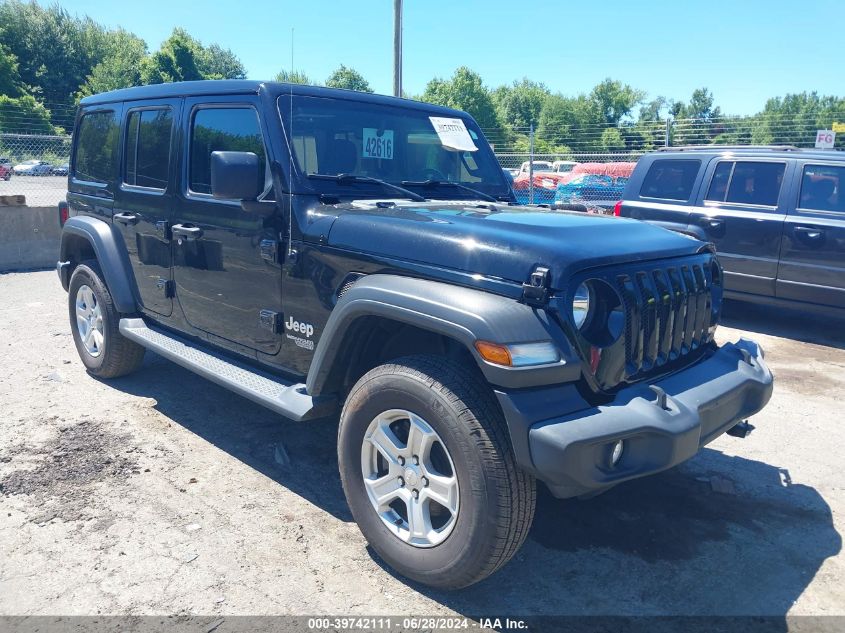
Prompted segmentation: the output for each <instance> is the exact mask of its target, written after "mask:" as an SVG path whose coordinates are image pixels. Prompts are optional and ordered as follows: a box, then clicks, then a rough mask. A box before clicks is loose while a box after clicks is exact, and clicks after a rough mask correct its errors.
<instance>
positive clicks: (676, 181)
mask: <svg viewBox="0 0 845 633" xmlns="http://www.w3.org/2000/svg"><path fill="white" fill-rule="evenodd" d="M700 167H701V161H700V160H691V159H678V160H668V159H665V160H656V161H654V162H653V163H652V164H651V167H649V169H648V173H646V175H645V178H644V179H643V186H642V187H641V188H640V197H642V198H659V199H663V200H684V201H686V200H689V199H690V195H691V194H692V186H693V185H694V184H695V177H696V176H697V175H698V170H699V168H700Z"/></svg>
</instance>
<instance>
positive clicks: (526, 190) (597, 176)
mask: <svg viewBox="0 0 845 633" xmlns="http://www.w3.org/2000/svg"><path fill="white" fill-rule="evenodd" d="M56 112H58V114H55V113H56ZM54 115H55V116H59V115H61V117H64V118H61V117H60V118H61V121H60V122H61V123H62V124H63V125H64V126H65V127H64V128H62V127H58V128H56V127H55V124H54V123H53V124H51V123H49V122H47V121H45V120H44V119H43V118H42V119H34V118H32V117H31V116H30V115H26V114H24V113H21V112H13V111H0V196H9V195H12V196H24V197H25V203H26V204H28V205H30V206H47V205H53V204H57V203H58V202H59V201H60V200H62V199H63V198H64V196H65V192H66V189H67V165H68V160H69V157H70V148H71V136H70V135H68V134H60V133H54V134H43V133H42V134H39V133H36V132H37V131H39V130H43V129H44V126H45V125H46V126H47V127H48V128H50V129H53V130H54V131H56V132H63V131H64V130H65V129H72V125H73V109H72V108H68V107H66V108H65V109H64V110H57V109H56V108H55V107H54ZM837 122H845V112H841V113H838V112H826V113H825V114H824V115H823V116H822V115H813V116H809V115H802V114H800V113H796V114H789V115H785V114H777V115H776V114H769V115H766V114H761V115H755V116H751V117H711V118H707V119H671V118H670V119H661V120H653V121H626V122H621V123H618V124H615V125H611V124H591V123H577V122H569V121H566V120H563V119H562V120H560V121H552V122H551V123H548V122H547V123H546V124H544V125H543V126H540V127H538V128H537V129H536V130H535V129H534V128H533V127H528V128H507V129H506V130H505V129H501V128H497V129H484V133H485V135H486V136H487V138H488V140H489V141H490V142H491V143H492V144H493V147H494V151H495V153H496V156H497V158H498V159H499V162H500V164H501V166H502V168H503V169H506V170H509V171H510V172H511V174H512V175H513V177H514V192H515V194H516V197H517V199H518V200H519V201H520V202H523V203H533V204H557V205H578V208H581V207H584V208H586V209H587V210H596V211H603V210H607V209H608V208H610V207H612V206H613V204H614V203H615V201H616V200H618V199H619V197H620V195H621V192H622V190H623V189H624V187H625V183H626V182H627V179H628V177H629V176H630V174H631V171H632V170H633V166H634V164H635V163H636V161H637V160H639V158H640V157H641V156H642V155H643V154H645V153H647V152H650V151H653V150H655V149H658V148H660V147H664V146H677V145H705V144H733V145H748V144H786V145H794V146H796V147H813V145H814V143H815V138H816V132H817V130H820V129H830V128H831V127H833V126H834V125H835V124H836V123H837ZM836 148H837V149H845V133H841V134H840V135H839V138H837V139H836ZM532 162H533V166H529V164H530V163H532Z"/></svg>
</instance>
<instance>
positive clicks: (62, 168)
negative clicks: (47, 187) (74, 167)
mask: <svg viewBox="0 0 845 633" xmlns="http://www.w3.org/2000/svg"><path fill="white" fill-rule="evenodd" d="M69 170H70V165H69V164H68V163H64V164H62V165H54V166H53V168H52V169H51V170H50V174H52V175H53V176H67V174H68V171H69Z"/></svg>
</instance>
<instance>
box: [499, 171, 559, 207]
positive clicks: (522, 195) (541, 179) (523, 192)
mask: <svg viewBox="0 0 845 633" xmlns="http://www.w3.org/2000/svg"><path fill="white" fill-rule="evenodd" d="M528 176H529V174H528V172H525V173H520V174H519V175H518V176H517V177H516V178H514V181H513V185H512V186H511V189H512V190H513V193H514V195H515V196H516V201H517V202H519V203H520V204H552V203H553V202H554V200H555V191H556V190H557V186H558V183H559V182H560V174H555V173H553V172H550V171H549V172H542V171H535V172H534V173H533V174H532V176H533V178H529V177H528ZM531 182H533V183H534V195H533V198H532V196H531Z"/></svg>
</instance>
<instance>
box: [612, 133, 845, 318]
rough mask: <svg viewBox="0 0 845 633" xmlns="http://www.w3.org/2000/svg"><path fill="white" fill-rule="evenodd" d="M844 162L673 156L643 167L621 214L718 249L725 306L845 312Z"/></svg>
mask: <svg viewBox="0 0 845 633" xmlns="http://www.w3.org/2000/svg"><path fill="white" fill-rule="evenodd" d="M843 186H845V153H843V152H836V151H819V150H802V149H798V148H793V147H783V146H758V147H748V146H746V147H718V146H716V147H714V146H712V145H711V146H703V147H685V148H668V149H667V150H661V151H658V152H655V153H653V154H649V155H647V156H644V157H643V158H641V159H640V162H639V163H638V164H637V168H636V169H635V170H634V173H633V175H632V176H631V179H630V182H629V183H628V186H627V187H626V188H625V191H624V193H623V195H622V200H621V201H620V202H619V203H618V204H617V206H616V208H615V210H614V213H615V215H621V216H624V217H629V218H637V219H641V220H647V221H649V222H652V223H653V224H657V225H659V226H663V227H665V228H669V229H672V230H674V231H678V232H680V233H685V234H687V235H690V236H693V237H696V238H698V239H701V240H705V241H708V242H712V243H713V244H715V246H716V250H717V254H718V257H719V261H720V262H721V264H722V267H723V268H724V277H725V284H724V285H725V292H726V296H728V297H732V298H735V299H744V300H750V301H755V302H762V303H774V304H791V305H795V306H799V307H802V308H805V309H806V308H815V309H820V310H824V311H829V309H831V308H833V309H834V311H835V312H839V313H841V312H840V310H838V309H845V192H843Z"/></svg>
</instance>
